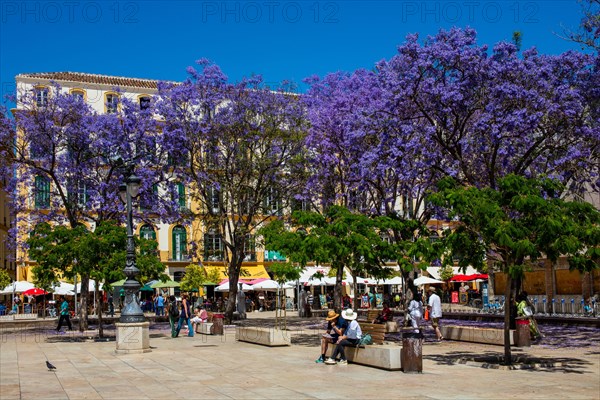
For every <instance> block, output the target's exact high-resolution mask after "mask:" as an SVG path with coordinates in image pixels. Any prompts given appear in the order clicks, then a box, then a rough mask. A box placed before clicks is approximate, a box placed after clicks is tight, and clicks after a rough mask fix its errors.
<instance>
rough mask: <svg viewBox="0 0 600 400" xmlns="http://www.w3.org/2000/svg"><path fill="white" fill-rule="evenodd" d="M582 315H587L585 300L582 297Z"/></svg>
mask: <svg viewBox="0 0 600 400" xmlns="http://www.w3.org/2000/svg"><path fill="white" fill-rule="evenodd" d="M581 315H585V301H584V300H583V297H582V298H581Z"/></svg>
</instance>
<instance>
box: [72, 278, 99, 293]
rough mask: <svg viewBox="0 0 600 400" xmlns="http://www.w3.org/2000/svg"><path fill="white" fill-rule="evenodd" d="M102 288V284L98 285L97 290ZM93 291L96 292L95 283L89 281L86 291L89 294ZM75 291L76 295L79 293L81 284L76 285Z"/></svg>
mask: <svg viewBox="0 0 600 400" xmlns="http://www.w3.org/2000/svg"><path fill="white" fill-rule="evenodd" d="M103 286H104V284H102V283H100V285H99V287H98V290H102V287H103ZM94 290H96V281H95V280H93V279H90V281H89V282H88V291H89V292H90V293H91V292H93V291H94ZM75 291H76V292H77V293H81V282H79V283H78V284H77V287H76V288H75Z"/></svg>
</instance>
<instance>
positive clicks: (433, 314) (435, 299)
mask: <svg viewBox="0 0 600 400" xmlns="http://www.w3.org/2000/svg"><path fill="white" fill-rule="evenodd" d="M427 290H428V292H429V301H428V302H427V308H428V309H429V317H430V318H431V326H432V327H433V329H434V330H435V336H436V338H437V340H438V342H441V341H442V340H444V337H443V336H442V332H441V331H440V318H442V300H441V299H440V296H438V295H437V293H436V292H435V288H434V287H433V286H429V288H428V289H427Z"/></svg>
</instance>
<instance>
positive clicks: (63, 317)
mask: <svg viewBox="0 0 600 400" xmlns="http://www.w3.org/2000/svg"><path fill="white" fill-rule="evenodd" d="M60 299H61V300H62V303H61V304H60V318H58V326H57V327H56V332H60V328H61V327H62V324H63V321H66V324H67V326H68V327H69V330H70V331H72V330H73V325H71V316H70V315H69V303H68V302H67V300H66V299H65V296H60Z"/></svg>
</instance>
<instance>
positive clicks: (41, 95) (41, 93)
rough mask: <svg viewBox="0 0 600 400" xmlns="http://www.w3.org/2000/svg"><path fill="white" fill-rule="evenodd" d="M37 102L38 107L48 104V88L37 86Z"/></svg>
mask: <svg viewBox="0 0 600 400" xmlns="http://www.w3.org/2000/svg"><path fill="white" fill-rule="evenodd" d="M35 103H36V104H37V106H38V107H46V106H47V105H48V88H37V89H36V90H35Z"/></svg>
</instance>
